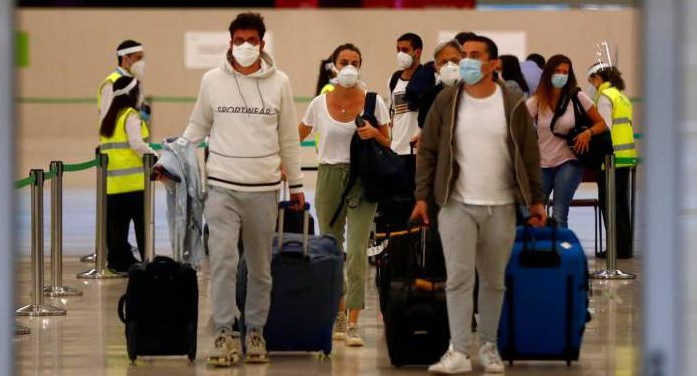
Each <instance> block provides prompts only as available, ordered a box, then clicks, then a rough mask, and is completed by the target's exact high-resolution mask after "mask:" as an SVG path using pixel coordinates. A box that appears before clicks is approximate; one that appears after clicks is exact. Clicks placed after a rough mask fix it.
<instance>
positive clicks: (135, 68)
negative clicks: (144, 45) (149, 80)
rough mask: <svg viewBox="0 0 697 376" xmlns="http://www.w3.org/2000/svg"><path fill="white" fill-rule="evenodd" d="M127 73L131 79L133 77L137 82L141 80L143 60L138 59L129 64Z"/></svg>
mask: <svg viewBox="0 0 697 376" xmlns="http://www.w3.org/2000/svg"><path fill="white" fill-rule="evenodd" d="M129 72H131V74H132V75H133V77H135V78H136V79H137V80H138V81H140V80H142V79H143V76H145V60H143V59H140V60H138V61H136V62H135V63H133V64H131V68H130V69H129Z"/></svg>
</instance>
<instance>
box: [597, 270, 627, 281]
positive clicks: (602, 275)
mask: <svg viewBox="0 0 697 376" xmlns="http://www.w3.org/2000/svg"><path fill="white" fill-rule="evenodd" d="M590 277H591V278H592V279H635V278H636V276H635V275H634V274H629V273H625V272H623V271H621V270H601V271H599V272H596V273H593V274H591V275H590Z"/></svg>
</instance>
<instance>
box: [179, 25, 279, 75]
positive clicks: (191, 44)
mask: <svg viewBox="0 0 697 376" xmlns="http://www.w3.org/2000/svg"><path fill="white" fill-rule="evenodd" d="M264 41H265V42H266V44H265V47H264V51H266V52H267V53H269V54H270V55H271V56H273V48H272V47H273V35H272V34H271V32H269V31H267V32H266V34H265V35H264ZM229 48H230V33H229V32H227V31H188V32H186V33H184V67H186V69H211V68H215V67H217V66H219V65H220V62H221V61H223V59H224V58H225V54H226V53H227V50H228V49H229Z"/></svg>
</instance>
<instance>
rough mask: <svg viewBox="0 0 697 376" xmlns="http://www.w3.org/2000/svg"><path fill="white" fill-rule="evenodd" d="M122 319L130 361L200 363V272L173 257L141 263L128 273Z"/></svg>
mask: <svg viewBox="0 0 697 376" xmlns="http://www.w3.org/2000/svg"><path fill="white" fill-rule="evenodd" d="M128 277H129V280H128V287H127V288H126V294H124V295H123V296H121V299H119V308H118V313H119V318H120V319H121V321H123V323H124V324H126V330H125V334H126V344H127V350H128V358H129V359H130V360H131V361H135V360H136V358H137V357H138V355H187V356H188V357H189V360H190V361H192V362H193V361H194V360H195V359H196V334H197V323H198V283H197V280H196V271H195V270H194V269H193V268H192V267H191V266H190V265H188V264H181V263H178V262H176V261H174V260H172V259H171V258H169V257H164V256H157V257H155V259H154V260H153V261H152V262H149V263H138V264H135V265H133V266H131V268H130V269H129V270H128Z"/></svg>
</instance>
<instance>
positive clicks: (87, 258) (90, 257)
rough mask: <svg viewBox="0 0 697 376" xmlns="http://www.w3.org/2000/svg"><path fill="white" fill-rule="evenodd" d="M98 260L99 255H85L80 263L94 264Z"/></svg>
mask: <svg viewBox="0 0 697 376" xmlns="http://www.w3.org/2000/svg"><path fill="white" fill-rule="evenodd" d="M95 258H97V254H96V253H93V254H91V255H85V256H82V257H80V262H91V263H94V259H95Z"/></svg>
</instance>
